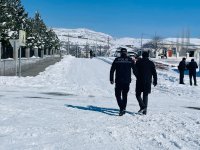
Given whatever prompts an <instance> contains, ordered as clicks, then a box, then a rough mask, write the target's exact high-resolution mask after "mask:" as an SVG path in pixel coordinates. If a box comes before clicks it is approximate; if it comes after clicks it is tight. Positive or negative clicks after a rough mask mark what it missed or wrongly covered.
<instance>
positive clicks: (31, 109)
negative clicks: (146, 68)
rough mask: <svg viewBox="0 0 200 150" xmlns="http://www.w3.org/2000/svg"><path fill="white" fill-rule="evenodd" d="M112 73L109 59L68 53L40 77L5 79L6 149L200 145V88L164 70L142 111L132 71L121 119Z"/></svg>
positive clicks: (1, 109) (0, 93)
mask: <svg viewBox="0 0 200 150" xmlns="http://www.w3.org/2000/svg"><path fill="white" fill-rule="evenodd" d="M109 72H110V64H109V63H107V62H105V61H103V60H102V59H80V58H79V59H77V58H74V57H71V56H66V57H65V58H64V59H62V60H61V62H58V63H56V64H55V65H53V66H50V67H48V68H47V69H46V71H45V72H42V73H41V74H40V75H38V76H36V77H26V78H17V77H0V89H1V90H0V149H1V150H81V149H83V150H102V149H103V150H160V149H164V150H169V149H170V150H177V149H183V150H200V115H199V114H200V86H195V87H194V86H190V85H189V77H188V76H185V83H186V85H179V84H178V74H177V73H175V72H173V71H161V70H158V85H157V86H156V87H152V93H151V95H150V96H149V107H148V114H147V115H146V116H142V115H137V114H136V112H137V111H138V110H139V106H138V103H137V100H136V98H135V92H134V90H135V77H134V76H133V78H132V83H131V87H130V92H129V96H128V106H127V113H126V114H125V115H124V116H122V117H119V116H118V111H119V110H118V106H117V102H116V100H115V96H114V85H110V82H109ZM197 83H199V84H200V78H198V79H197Z"/></svg>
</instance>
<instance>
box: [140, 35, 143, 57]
mask: <svg viewBox="0 0 200 150" xmlns="http://www.w3.org/2000/svg"><path fill="white" fill-rule="evenodd" d="M142 40H143V33H142V34H141V41H140V44H141V45H140V49H141V57H142V53H143V49H142V45H143V44H142Z"/></svg>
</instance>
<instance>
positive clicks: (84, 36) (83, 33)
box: [53, 28, 113, 46]
mask: <svg viewBox="0 0 200 150" xmlns="http://www.w3.org/2000/svg"><path fill="white" fill-rule="evenodd" d="M53 30H54V31H55V33H56V34H57V35H58V38H59V39H60V40H61V41H63V42H67V41H68V40H69V41H70V43H72V44H79V45H85V44H90V45H102V46H104V45H108V42H109V44H113V37H112V36H110V35H108V34H105V33H101V32H95V31H92V30H89V29H83V28H78V29H63V28H54V29H53Z"/></svg>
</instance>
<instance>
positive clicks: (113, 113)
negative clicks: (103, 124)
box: [65, 104, 135, 116]
mask: <svg viewBox="0 0 200 150" xmlns="http://www.w3.org/2000/svg"><path fill="white" fill-rule="evenodd" d="M65 106H66V107H69V108H74V109H80V110H86V111H94V112H100V113H103V114H106V115H110V116H119V115H118V114H119V109H114V108H104V107H97V106H91V105H89V106H86V107H84V106H74V105H67V104H65ZM126 113H128V114H131V115H135V113H134V112H129V111H126Z"/></svg>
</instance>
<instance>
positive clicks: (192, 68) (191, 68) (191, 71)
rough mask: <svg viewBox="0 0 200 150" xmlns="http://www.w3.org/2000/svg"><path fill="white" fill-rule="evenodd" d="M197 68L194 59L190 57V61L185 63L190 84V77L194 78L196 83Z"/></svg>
mask: <svg viewBox="0 0 200 150" xmlns="http://www.w3.org/2000/svg"><path fill="white" fill-rule="evenodd" d="M197 68H198V66H197V63H196V62H195V61H194V59H191V62H190V63H189V64H188V65H187V69H188V70H189V78H190V85H192V77H193V79H194V85H197V80H196V69H197Z"/></svg>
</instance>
